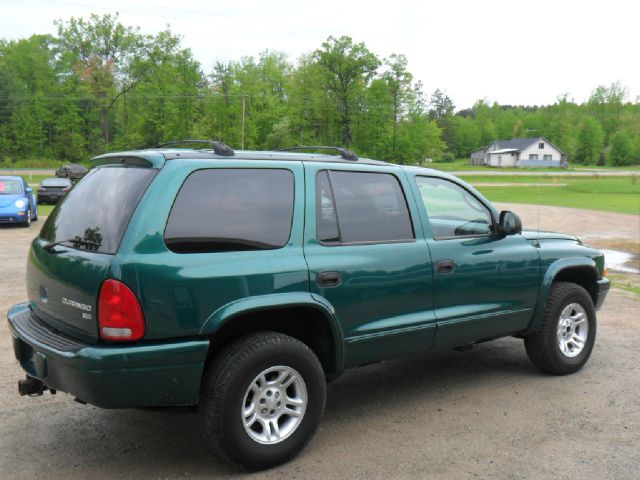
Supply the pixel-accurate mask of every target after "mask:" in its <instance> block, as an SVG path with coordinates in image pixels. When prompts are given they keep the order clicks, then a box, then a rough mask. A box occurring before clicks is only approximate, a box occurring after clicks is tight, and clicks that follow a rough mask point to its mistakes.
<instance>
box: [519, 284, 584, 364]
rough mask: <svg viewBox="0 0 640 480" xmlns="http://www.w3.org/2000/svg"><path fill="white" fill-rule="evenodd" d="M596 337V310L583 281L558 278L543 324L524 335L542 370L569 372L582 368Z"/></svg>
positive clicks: (530, 352) (553, 286)
mask: <svg viewBox="0 0 640 480" xmlns="http://www.w3.org/2000/svg"><path fill="white" fill-rule="evenodd" d="M595 338H596V312H595V308H594V306H593V301H592V300H591V296H590V295H589V293H588V292H587V291H586V290H585V289H584V288H582V287H581V286H580V285H576V284H575V283H567V282H556V283H554V284H553V285H552V286H551V291H550V292H549V297H548V298H547V301H546V303H545V309H544V318H543V321H542V327H541V328H540V330H539V331H538V332H536V333H534V334H533V335H529V336H527V337H525V339H524V345H525V348H526V350H527V355H528V356H529V359H530V360H531V362H532V363H533V364H534V365H535V366H536V367H538V368H539V369H540V370H542V371H544V372H547V373H551V374H554V375H566V374H568V373H573V372H576V371H578V370H580V369H581V368H582V367H583V365H584V364H585V363H587V360H588V359H589V356H590V355H591V351H592V350H593V345H594V343H595Z"/></svg>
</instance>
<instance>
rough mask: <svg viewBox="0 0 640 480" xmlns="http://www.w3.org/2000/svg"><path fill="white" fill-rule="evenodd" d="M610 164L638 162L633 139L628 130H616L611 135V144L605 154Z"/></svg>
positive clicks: (632, 163)
mask: <svg viewBox="0 0 640 480" xmlns="http://www.w3.org/2000/svg"><path fill="white" fill-rule="evenodd" d="M607 160H608V162H609V163H610V164H611V165H634V164H636V163H638V158H636V157H635V152H634V148H633V139H632V137H631V135H630V134H629V132H627V131H625V130H618V131H617V132H616V133H614V134H613V136H612V137H611V145H610V148H609V152H608V154H607Z"/></svg>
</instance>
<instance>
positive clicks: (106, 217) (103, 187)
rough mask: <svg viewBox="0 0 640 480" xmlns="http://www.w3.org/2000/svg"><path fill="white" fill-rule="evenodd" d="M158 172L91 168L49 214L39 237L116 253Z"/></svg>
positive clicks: (70, 245) (84, 248) (76, 246)
mask: <svg viewBox="0 0 640 480" xmlns="http://www.w3.org/2000/svg"><path fill="white" fill-rule="evenodd" d="M155 174H156V170H154V169H151V168H133V167H104V168H97V169H95V170H92V171H91V172H89V173H88V174H87V175H86V176H85V177H84V178H83V179H82V180H81V181H80V182H79V183H78V185H76V186H75V188H74V189H73V190H71V192H70V193H69V194H68V195H67V196H66V197H65V198H64V200H62V202H61V203H59V204H58V206H57V207H56V208H55V209H54V210H53V212H52V213H51V215H49V218H48V219H47V221H46V223H45V224H44V226H43V227H42V231H41V232H40V238H42V239H44V240H47V241H49V242H56V243H60V244H63V245H66V246H69V247H73V248H77V249H79V250H91V251H95V252H99V253H111V254H113V253H116V251H117V250H118V247H119V246H120V241H121V240H122V236H123V235H124V231H125V229H126V228H127V225H128V223H129V220H130V219H131V216H132V215H133V212H134V211H135V209H136V207H137V206H138V202H139V201H140V198H142V194H143V193H144V191H145V190H146V188H147V186H148V185H149V183H150V182H151V180H152V179H153V177H154V175H155Z"/></svg>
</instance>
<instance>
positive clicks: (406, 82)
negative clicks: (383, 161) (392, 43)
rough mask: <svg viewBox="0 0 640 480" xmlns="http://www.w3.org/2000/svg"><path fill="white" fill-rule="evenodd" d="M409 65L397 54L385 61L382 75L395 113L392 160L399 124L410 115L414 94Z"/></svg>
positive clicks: (392, 132)
mask: <svg viewBox="0 0 640 480" xmlns="http://www.w3.org/2000/svg"><path fill="white" fill-rule="evenodd" d="M408 63H409V62H408V60H407V57H405V56H404V55H398V54H395V53H394V54H392V55H391V56H390V57H389V58H387V59H385V61H384V64H385V66H386V67H387V71H386V72H385V73H384V74H383V75H382V78H383V79H384V81H385V82H386V84H387V87H388V89H389V93H390V95H391V102H392V107H391V108H392V111H393V126H392V130H391V152H390V155H391V158H394V157H395V155H396V147H397V136H398V123H399V122H400V120H401V119H402V118H403V117H405V116H406V115H407V114H408V110H409V102H410V99H411V95H412V93H413V91H412V89H411V81H412V80H413V75H411V73H410V72H409V71H408V70H407V64H408Z"/></svg>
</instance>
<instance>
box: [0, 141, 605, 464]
mask: <svg viewBox="0 0 640 480" xmlns="http://www.w3.org/2000/svg"><path fill="white" fill-rule="evenodd" d="M201 142H204V141H201ZM190 143H192V144H193V141H190ZM204 145H205V147H206V148H204V149H193V148H182V147H185V146H186V144H181V142H176V144H167V145H161V146H159V147H156V148H154V149H149V150H137V151H129V152H120V153H110V154H106V155H102V156H100V157H97V158H95V159H94V164H95V166H94V167H93V168H92V169H91V170H90V171H89V173H88V174H87V175H86V176H85V177H84V178H83V179H82V180H81V181H80V182H79V183H78V184H77V185H76V186H75V187H74V188H73V189H72V190H71V192H70V193H69V194H68V196H67V197H66V198H64V200H62V201H61V202H60V203H59V204H58V205H57V207H56V208H55V210H54V211H53V212H52V213H51V215H50V216H49V218H48V219H47V221H46V223H45V224H44V226H43V228H42V231H41V232H40V234H39V236H38V237H37V238H36V239H34V240H33V242H32V244H31V250H30V253H29V260H28V267H27V290H28V297H29V300H28V301H27V302H25V303H21V304H18V305H15V306H14V307H13V308H11V310H10V311H9V314H8V319H9V327H10V329H11V332H12V336H13V346H14V349H15V354H16V357H17V359H18V361H19V362H20V365H21V366H22V368H23V369H24V370H25V371H26V375H27V376H26V379H23V380H21V381H20V382H19V390H20V393H21V394H23V395H41V394H42V393H43V392H44V391H46V390H50V391H51V392H55V391H56V390H58V391H62V392H67V393H69V394H70V395H72V396H73V397H75V398H76V400H78V401H79V402H81V403H85V402H86V403H90V404H93V405H97V406H99V407H103V408H132V407H135V408H138V407H140V408H142V407H159V406H163V407H166V406H192V407H195V408H197V411H198V412H199V413H200V414H201V423H202V427H203V431H204V436H205V438H206V441H207V443H208V445H209V446H210V448H211V449H212V450H213V451H214V452H217V453H219V454H221V455H223V456H224V457H226V458H228V459H230V460H232V461H234V462H237V463H239V464H242V465H244V466H245V467H247V468H251V469H260V468H267V467H270V466H273V465H277V464H280V463H283V462H286V461H287V460H289V459H291V458H293V457H294V456H295V455H296V454H297V453H299V452H300V451H301V450H302V448H303V447H304V446H305V445H306V444H307V443H308V442H309V440H310V439H311V437H312V436H313V434H314V432H315V431H316V429H317V427H318V423H319V421H320V417H321V415H322V412H323V409H324V406H325V396H326V381H327V379H331V378H335V377H336V376H337V375H339V374H340V373H341V372H342V371H343V370H344V369H346V368H349V367H354V366H357V365H364V364H367V363H371V362H377V361H380V360H384V359H390V358H395V357H399V356H402V355H409V354H412V353H415V352H424V351H429V350H439V349H448V348H456V347H463V348H464V347H468V346H471V345H473V344H475V343H478V342H484V341H487V340H493V339H496V338H499V337H504V336H516V337H519V338H523V339H524V345H525V348H526V351H527V354H528V355H529V357H530V359H531V361H532V362H533V364H534V365H536V366H537V367H539V368H540V369H541V370H543V371H545V372H548V373H551V374H557V375H562V374H567V373H572V372H575V371H577V370H578V369H580V368H581V367H582V366H583V365H584V364H585V362H586V361H587V359H588V358H589V355H590V354H591V351H592V349H593V345H594V340H595V335H596V314H595V310H596V309H597V308H598V307H599V306H600V305H601V304H602V302H603V300H604V298H605V296H606V293H607V291H608V289H609V281H608V280H607V279H606V278H605V275H606V274H605V269H604V257H603V254H602V253H601V252H600V251H598V250H594V249H592V248H589V247H587V246H584V245H583V244H582V243H581V242H580V241H579V240H578V239H576V238H575V237H572V236H569V235H562V234H557V233H549V232H533V231H522V227H521V223H520V220H519V218H518V216H517V215H515V214H514V213H512V212H499V211H497V210H496V209H495V207H493V206H492V205H491V203H489V202H488V201H487V199H485V198H484V197H483V196H482V195H481V194H480V193H478V192H477V191H476V190H475V189H474V188H472V187H471V186H469V185H468V184H466V183H465V182H463V181H461V180H460V179H458V178H456V177H454V176H451V175H448V174H445V173H442V172H439V171H435V170H429V169H424V168H417V167H406V166H400V165H393V164H389V163H384V162H380V161H374V160H367V159H358V158H357V157H356V156H355V155H354V154H353V153H351V152H349V151H347V150H343V149H338V148H336V149H335V151H336V152H337V155H335V156H334V155H328V154H324V153H302V152H303V151H289V152H258V151H237V152H234V151H233V150H232V149H231V148H229V147H228V146H227V145H225V144H222V143H219V142H206V143H205V144H204ZM313 148H314V150H313V151H314V152H317V151H319V150H318V147H313ZM306 151H307V152H308V151H310V150H308V149H307V150H306Z"/></svg>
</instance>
